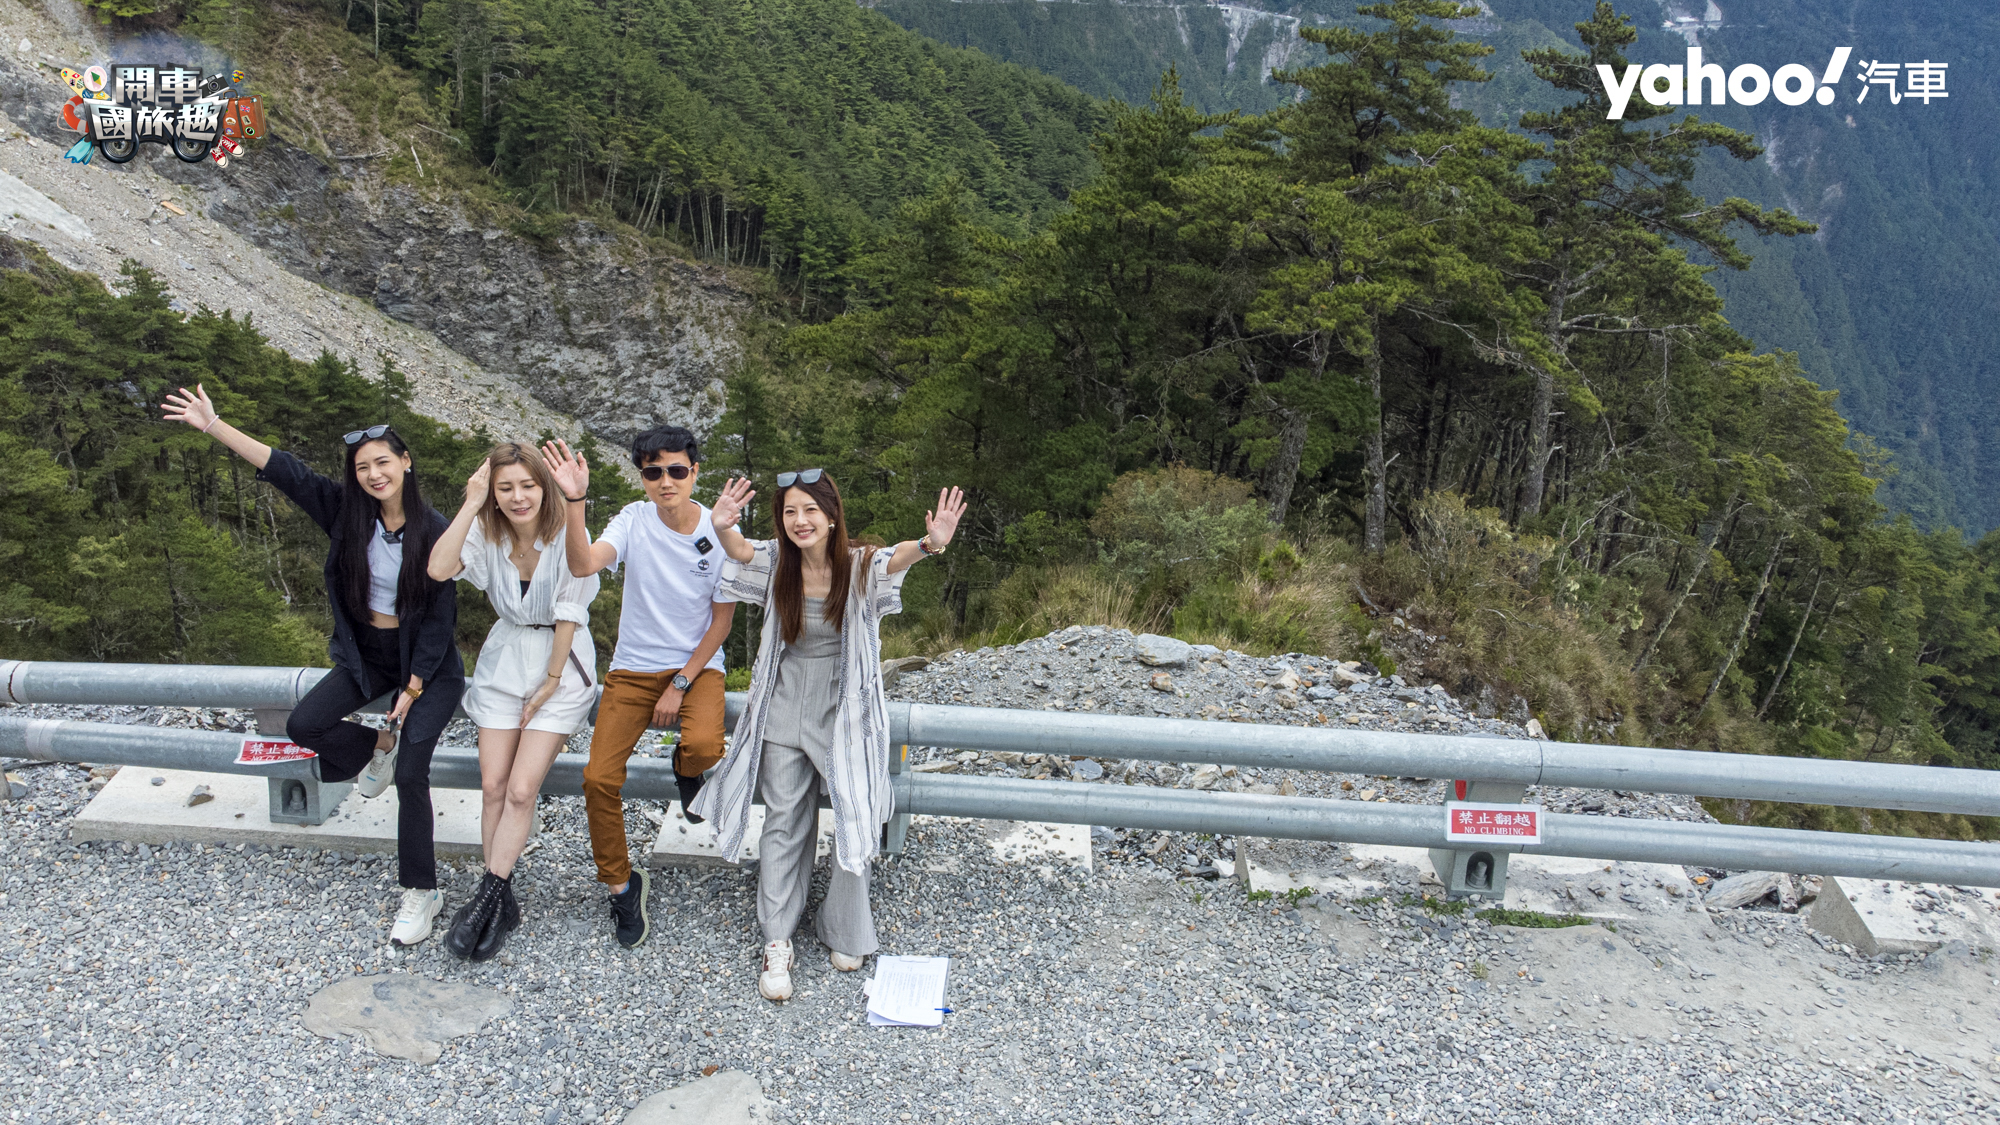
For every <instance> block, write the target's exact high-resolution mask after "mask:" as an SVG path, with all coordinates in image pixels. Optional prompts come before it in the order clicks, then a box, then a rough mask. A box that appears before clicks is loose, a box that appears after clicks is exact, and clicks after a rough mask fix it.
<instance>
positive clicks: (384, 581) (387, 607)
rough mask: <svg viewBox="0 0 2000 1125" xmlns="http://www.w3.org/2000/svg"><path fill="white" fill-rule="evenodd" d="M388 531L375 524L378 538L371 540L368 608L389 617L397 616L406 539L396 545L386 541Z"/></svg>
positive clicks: (400, 537) (401, 538) (377, 522)
mask: <svg viewBox="0 0 2000 1125" xmlns="http://www.w3.org/2000/svg"><path fill="white" fill-rule="evenodd" d="M387 530H388V529H387V528H385V527H383V526H382V521H381V520H376V521H375V536H374V538H372V539H370V540H368V608H369V609H372V610H374V611H375V612H376V613H380V614H384V615H386V616H389V617H394V616H396V583H397V581H398V580H400V579H401V578H402V576H403V537H402V536H401V535H398V536H396V541H395V542H394V543H391V542H389V541H388V540H387V539H385V538H383V534H384V533H385V532H386V531H387Z"/></svg>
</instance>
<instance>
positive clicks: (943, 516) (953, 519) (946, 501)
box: [924, 488, 965, 550]
mask: <svg viewBox="0 0 2000 1125" xmlns="http://www.w3.org/2000/svg"><path fill="white" fill-rule="evenodd" d="M964 515H965V492H964V490H963V489H959V488H940V489H938V503H937V511H935V512H925V513H924V534H925V535H926V536H927V537H928V538H929V539H930V541H931V546H932V548H934V549H936V550H943V549H944V547H945V545H946V544H948V543H950V542H951V537H952V536H953V535H955V534H957V532H958V521H959V520H960V519H961V518H962V517H963V516H964Z"/></svg>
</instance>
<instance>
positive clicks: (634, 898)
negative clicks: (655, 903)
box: [611, 867, 653, 949]
mask: <svg viewBox="0 0 2000 1125" xmlns="http://www.w3.org/2000/svg"><path fill="white" fill-rule="evenodd" d="M649 882H650V876H648V875H647V874H646V869H645V868H643V867H635V868H633V869H632V881H631V882H629V883H627V884H625V892H624V893H623V894H615V895H612V896H611V922H612V925H614V926H615V927H616V928H617V930H618V944H619V945H622V946H624V947H625V948H627V949H631V948H633V947H634V946H637V945H641V944H643V943H644V942H645V940H646V935H647V933H649V932H651V930H652V928H653V920H652V919H651V918H649V917H647V915H646V891H647V890H648V889H649V887H648V886H647V884H648V883H649Z"/></svg>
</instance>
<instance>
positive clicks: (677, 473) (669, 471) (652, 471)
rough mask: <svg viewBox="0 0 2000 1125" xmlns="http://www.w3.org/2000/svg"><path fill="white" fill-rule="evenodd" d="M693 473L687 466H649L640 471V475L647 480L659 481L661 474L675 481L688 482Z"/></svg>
mask: <svg viewBox="0 0 2000 1125" xmlns="http://www.w3.org/2000/svg"><path fill="white" fill-rule="evenodd" d="M692 472H694V470H693V469H691V468H689V467H688V466H686V465H648V466H646V467H645V468H643V469H640V470H639V475H640V476H642V477H645V478H646V479H647V480H659V479H660V476H661V474H665V475H667V476H670V477H672V478H674V479H675V480H686V479H688V474H689V473H692Z"/></svg>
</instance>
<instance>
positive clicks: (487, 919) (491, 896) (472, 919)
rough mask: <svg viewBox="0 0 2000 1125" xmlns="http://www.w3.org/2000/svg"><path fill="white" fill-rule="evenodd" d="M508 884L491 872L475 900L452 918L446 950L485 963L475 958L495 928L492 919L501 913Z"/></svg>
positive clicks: (445, 938) (476, 894) (446, 934)
mask: <svg viewBox="0 0 2000 1125" xmlns="http://www.w3.org/2000/svg"><path fill="white" fill-rule="evenodd" d="M504 888H505V884H504V883H502V882H501V881H500V879H499V877H498V876H496V875H494V874H493V873H492V872H490V871H489V872H487V873H486V877H485V878H484V879H481V880H480V881H479V889H478V890H477V891H475V892H473V895H472V900H471V901H470V902H467V903H466V904H465V905H464V906H461V907H459V908H458V913H456V914H453V915H452V916H451V929H450V930H448V931H446V933H445V935H444V947H445V948H446V949H448V950H450V951H451V952H452V955H453V956H456V957H466V958H471V959H472V960H475V961H476V960H482V958H479V957H477V956H475V954H476V953H477V952H478V950H479V946H480V943H481V942H482V941H483V940H484V938H485V937H486V932H487V931H488V930H490V929H492V928H493V919H494V917H495V916H496V915H498V914H499V913H500V904H501V902H502V899H503V891H504Z"/></svg>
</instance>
